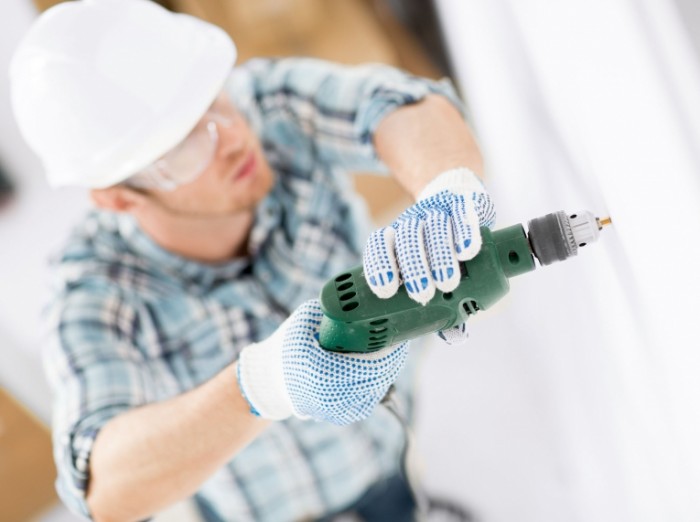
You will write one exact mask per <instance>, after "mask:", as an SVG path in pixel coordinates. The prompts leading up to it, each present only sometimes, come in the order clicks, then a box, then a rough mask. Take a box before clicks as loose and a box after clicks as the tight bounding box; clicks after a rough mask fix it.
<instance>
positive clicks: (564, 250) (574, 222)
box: [527, 210, 603, 266]
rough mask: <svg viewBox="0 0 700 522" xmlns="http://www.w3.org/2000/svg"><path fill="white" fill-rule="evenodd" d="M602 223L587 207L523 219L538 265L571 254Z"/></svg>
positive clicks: (596, 233)
mask: <svg viewBox="0 0 700 522" xmlns="http://www.w3.org/2000/svg"><path fill="white" fill-rule="evenodd" d="M602 226H603V225H602V224H601V222H600V220H599V219H598V218H596V217H595V216H594V215H593V214H592V213H591V212H588V211H587V210H583V211H581V212H577V213H575V214H571V215H567V214H566V213H565V212H564V211H561V210H560V211H559V212H553V213H551V214H547V215H546V216H542V217H538V218H535V219H531V220H530V221H528V223H527V228H528V231H529V233H528V237H529V238H530V246H531V247H532V252H533V253H534V254H535V256H536V257H537V260H538V261H539V262H540V265H542V266H547V265H551V264H552V263H555V262H557V261H564V260H566V259H568V258H570V257H573V256H575V255H576V254H578V249H579V248H582V247H584V246H586V245H588V244H589V243H593V242H595V241H597V240H598V236H599V235H600V229H601V228H602Z"/></svg>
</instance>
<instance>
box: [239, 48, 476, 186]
mask: <svg viewBox="0 0 700 522" xmlns="http://www.w3.org/2000/svg"><path fill="white" fill-rule="evenodd" d="M228 88H229V92H230V93H231V94H232V96H233V97H234V99H235V100H236V103H237V104H239V106H240V107H241V108H242V110H243V111H244V112H245V113H247V115H248V116H249V119H250V120H251V123H252V125H253V128H254V130H256V131H257V132H258V133H259V134H260V135H262V136H263V138H266V137H267V138H268V139H272V140H275V139H276V140H281V141H285V140H286V141H288V142H289V144H290V146H293V145H294V143H295V142H296V141H298V137H296V136H295V133H301V134H302V135H303V136H306V137H308V138H310V139H311V140H310V141H312V143H313V146H314V149H315V153H316V155H317V158H318V159H319V160H320V161H322V162H325V163H328V164H331V165H334V166H338V167H341V168H343V169H344V170H347V171H370V172H386V166H384V165H383V164H382V162H381V161H380V160H379V158H378V157H377V154H376V151H375V148H374V144H373V138H374V133H375V131H376V129H377V127H378V126H379V123H380V122H381V120H382V119H383V118H384V117H386V116H387V115H388V114H390V113H391V112H392V111H394V110H396V109H397V108H399V107H401V106H403V105H407V104H411V103H416V102H418V101H420V100H422V99H423V98H424V97H425V96H427V95H428V94H431V93H434V94H439V95H442V96H444V97H445V98H447V99H448V100H449V101H450V102H451V103H452V104H453V105H454V106H455V107H456V108H457V109H458V110H459V111H460V113H461V114H462V115H463V116H464V113H465V111H464V107H463V105H462V103H461V101H460V100H459V98H458V96H457V94H456V92H455V90H454V88H453V86H452V84H451V83H450V81H449V80H447V79H444V80H441V81H433V80H429V79H425V78H418V77H415V76H412V75H410V74H408V73H406V72H404V71H401V70H399V69H396V68H394V67H390V66H387V65H382V64H366V65H360V66H344V65H339V64H335V63H331V62H326V61H323V60H318V59H313V58H285V59H278V60H274V59H255V60H251V61H249V62H246V64H244V65H242V66H240V67H238V68H236V69H234V72H233V73H232V75H231V79H230V81H229V84H228Z"/></svg>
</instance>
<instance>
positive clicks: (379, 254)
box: [363, 227, 399, 299]
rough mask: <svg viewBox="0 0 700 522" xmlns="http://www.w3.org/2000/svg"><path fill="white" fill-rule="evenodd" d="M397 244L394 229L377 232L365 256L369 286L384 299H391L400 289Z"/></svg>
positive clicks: (368, 244)
mask: <svg viewBox="0 0 700 522" xmlns="http://www.w3.org/2000/svg"><path fill="white" fill-rule="evenodd" d="M395 243H396V232H395V231H394V229H393V228H392V227H384V228H380V229H379V230H375V231H374V232H372V234H371V235H370V236H369V239H368V241H367V247H366V248H365V253H364V256H363V263H364V270H363V271H364V273H365V279H366V280H367V284H368V285H369V288H370V290H372V292H374V294H375V295H376V296H377V297H380V298H382V299H386V298H388V297H391V296H392V295H394V294H395V293H396V291H397V290H398V289H399V277H398V274H399V270H398V266H397V263H396V254H395V253H394V247H395Z"/></svg>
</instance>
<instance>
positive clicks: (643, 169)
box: [420, 0, 700, 522]
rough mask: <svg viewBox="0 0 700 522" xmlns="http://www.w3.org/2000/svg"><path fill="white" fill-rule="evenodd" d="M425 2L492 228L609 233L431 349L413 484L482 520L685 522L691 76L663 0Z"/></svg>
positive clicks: (696, 208)
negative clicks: (565, 222) (468, 333)
mask: <svg viewBox="0 0 700 522" xmlns="http://www.w3.org/2000/svg"><path fill="white" fill-rule="evenodd" d="M437 3H438V6H439V10H440V13H441V15H442V20H443V23H444V25H445V30H446V36H447V40H448V46H449V49H450V51H451V53H452V58H453V61H454V64H455V67H456V70H457V73H458V76H459V79H460V81H461V83H462V85H463V87H464V90H465V93H466V97H467V99H468V100H469V103H470V106H471V110H472V112H473V115H474V123H475V126H476V130H477V131H478V134H479V137H480V140H481V143H482V146H483V148H484V152H485V155H486V160H487V163H488V167H489V177H490V179H489V183H488V185H489V187H490V189H491V191H492V194H493V195H494V198H495V200H496V202H497V208H498V210H499V219H498V225H499V226H506V225H509V224H512V223H515V222H524V221H526V220H527V219H529V218H532V217H535V216H538V215H542V214H545V213H547V212H550V211H554V210H559V209H564V210H567V211H575V210H577V209H580V208H587V209H590V210H592V211H594V212H596V213H598V214H599V215H606V214H610V215H611V216H612V219H613V222H614V227H613V228H612V229H610V230H605V231H604V234H603V235H602V237H601V240H600V242H599V243H598V244H596V245H592V246H590V247H586V248H585V249H584V250H583V251H582V252H581V254H580V255H579V257H578V258H575V259H573V260H571V261H567V262H566V263H563V264H561V265H554V266H551V267H546V268H541V269H538V270H537V271H536V272H535V273H534V274H528V275H524V276H522V278H521V279H516V280H514V281H513V284H512V291H511V294H510V297H509V298H508V299H507V300H506V302H504V303H502V304H501V305H500V306H499V307H498V308H497V309H494V310H491V311H489V312H486V313H484V314H483V316H482V317H479V318H477V319H478V320H476V321H474V322H473V325H472V338H471V341H472V342H471V346H470V347H469V348H468V349H466V350H463V351H461V352H457V353H455V352H452V353H437V352H439V351H438V350H435V351H433V352H432V353H431V355H430V360H429V361H428V365H427V367H426V373H427V372H432V373H433V374H435V373H439V374H441V378H440V380H439V382H433V383H427V382H426V384H427V385H428V388H427V389H426V392H427V393H426V395H424V398H423V401H424V404H425V405H427V406H428V408H424V409H425V412H426V413H425V414H424V421H425V422H424V424H423V426H424V427H423V428H422V432H421V434H420V435H421V438H422V440H423V441H427V440H433V439H435V438H437V439H439V440H441V441H442V444H443V445H444V446H445V447H448V448H450V449H449V450H448V451H447V452H445V453H443V454H441V455H440V456H439V459H440V460H439V461H438V462H432V463H429V465H428V468H429V469H428V474H429V480H430V482H431V484H433V485H434V487H436V488H441V489H445V488H447V489H449V490H450V491H452V493H453V495H455V496H462V498H464V499H467V500H469V501H470V502H471V504H472V505H473V506H474V508H475V509H476V510H477V511H478V512H480V513H481V514H482V515H483V520H485V521H510V520H519V521H533V522H534V521H538V522H542V521H552V522H554V521H561V520H567V521H569V520H574V521H575V520H581V521H588V520H595V521H597V522H600V521H610V522H613V521H615V522H623V521H624V522H633V521H634V522H638V521H659V520H673V521H696V520H700V497H698V492H700V445H699V444H698V440H700V404H699V402H700V379H698V375H699V374H700V351H699V350H698V342H697V340H696V339H697V331H698V326H697V324H698V322H697V319H696V317H695V315H696V309H697V306H695V304H696V303H697V301H698V298H697V296H698V295H700V275H698V270H697V260H698V259H700V248H699V247H698V242H697V241H696V240H695V236H696V235H697V229H698V225H700V177H699V176H698V175H699V174H700V156H699V154H698V144H700V102H699V100H700V97H698V93H699V92H700V75H699V72H698V56H697V55H695V54H693V50H692V49H693V48H692V45H691V44H690V42H689V40H688V38H687V33H686V32H685V27H684V26H683V25H682V24H681V21H680V17H679V16H678V13H677V12H676V10H675V7H674V4H672V3H670V2H668V1H657V0H649V1H647V0H641V1H640V0H614V1H609V0H605V1H601V0H598V1H593V2H590V1H583V0H580V1H576V0H574V1H570V2H551V1H547V0H531V1H528V2H518V1H516V0H490V1H489V2H481V1H477V0H440V1H438V2H437ZM696 27H697V24H696ZM431 403H432V404H438V403H439V404H440V411H439V412H436V411H434V410H435V408H433V410H431V409H430V408H429V406H430V404H431ZM445 409H447V410H449V416H447V417H441V416H440V415H441V414H443V411H444V410H445ZM424 443H425V442H424ZM426 444H427V443H426Z"/></svg>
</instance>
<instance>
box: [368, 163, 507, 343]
mask: <svg viewBox="0 0 700 522" xmlns="http://www.w3.org/2000/svg"><path fill="white" fill-rule="evenodd" d="M495 219H496V212H495V209H494V205H493V203H492V201H491V197H490V196H489V194H488V193H487V192H486V189H485V188H484V185H483V184H482V183H481V180H480V179H479V178H478V177H477V176H476V175H475V174H474V173H473V172H472V171H471V170H469V169H467V168H456V169H451V170H448V171H446V172H443V173H442V174H440V175H439V176H437V177H436V178H435V179H433V180H432V181H431V182H430V183H428V185H427V186H426V187H425V188H424V189H423V191H422V192H421V194H420V195H419V197H418V202H417V203H416V204H415V205H413V206H411V207H409V208H408V209H406V210H405V211H404V212H403V213H402V214H401V215H400V216H399V217H398V218H397V219H396V221H394V222H393V223H392V224H391V225H389V226H387V227H384V228H381V229H379V230H376V231H375V232H373V233H372V234H371V235H370V237H369V240H368V241H367V246H366V248H365V252H364V261H363V264H364V274H365V278H366V280H367V283H368V285H369V287H370V289H371V290H372V292H374V294H375V295H377V296H378V297H380V298H388V297H391V296H392V295H394V294H395V293H396V292H397V290H398V289H399V285H400V284H401V282H403V283H404V284H405V285H406V290H407V293H408V296H409V297H410V298H411V299H413V300H414V301H417V302H419V303H421V304H426V303H427V302H428V301H430V299H432V298H433V296H434V295H435V290H436V289H438V290H441V291H442V292H451V291H452V290H454V289H455V288H457V285H458V284H459V280H460V277H461V275H460V270H459V262H460V261H467V260H469V259H472V258H473V257H475V256H476V254H477V253H478V252H479V249H480V248H481V233H480V231H479V227H480V226H486V227H489V228H490V227H492V226H493V224H494V222H495ZM438 336H439V337H440V338H441V339H442V340H443V341H445V342H447V343H448V344H459V343H460V342H462V341H463V340H464V339H465V338H466V336H467V332H466V324H462V325H458V326H456V327H454V328H450V329H448V330H443V331H442V332H439V333H438Z"/></svg>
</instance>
